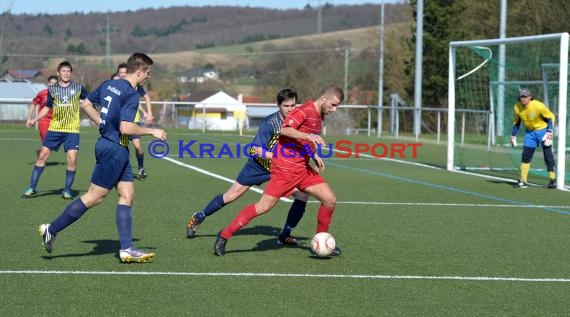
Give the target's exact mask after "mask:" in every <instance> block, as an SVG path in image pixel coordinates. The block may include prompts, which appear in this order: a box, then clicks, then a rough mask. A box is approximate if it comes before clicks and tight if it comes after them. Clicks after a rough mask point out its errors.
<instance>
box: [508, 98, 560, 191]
mask: <svg viewBox="0 0 570 317" xmlns="http://www.w3.org/2000/svg"><path fill="white" fill-rule="evenodd" d="M514 108H515V109H514V110H515V111H514V112H515V115H514V120H513V133H512V134H511V145H513V146H516V144H517V133H518V132H519V128H520V125H521V122H522V123H523V124H524V126H525V129H526V131H525V134H524V143H523V152H522V159H521V176H520V179H519V181H518V182H517V183H516V184H515V187H516V188H527V187H528V171H529V170H530V161H531V160H532V156H533V154H534V151H535V150H536V147H537V146H538V144H542V151H543V153H544V163H545V164H546V168H547V170H548V176H549V178H550V181H549V182H548V188H556V173H555V172H554V165H555V164H554V155H553V154H552V139H553V137H552V127H553V124H554V114H553V113H552V111H550V110H549V109H548V107H547V106H546V105H545V104H544V103H542V102H540V101H538V100H534V99H533V98H532V94H531V92H530V90H529V89H527V88H524V89H522V90H521V91H520V96H519V101H518V102H517V103H516V104H515V107H514Z"/></svg>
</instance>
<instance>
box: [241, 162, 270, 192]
mask: <svg viewBox="0 0 570 317" xmlns="http://www.w3.org/2000/svg"><path fill="white" fill-rule="evenodd" d="M269 175H270V174H269V171H268V170H266V169H265V168H263V167H262V166H261V165H259V164H257V163H255V162H253V161H252V160H247V163H245V165H244V166H243V168H242V169H241V172H239V175H238V177H237V178H236V181H237V182H238V183H240V184H242V185H244V186H253V185H257V186H259V185H261V184H263V183H265V182H267V181H268V180H269Z"/></svg>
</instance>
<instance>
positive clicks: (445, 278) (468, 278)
mask: <svg viewBox="0 0 570 317" xmlns="http://www.w3.org/2000/svg"><path fill="white" fill-rule="evenodd" d="M0 274H5V275H9V274H13V275H17V274H23V275H37V274H46V275H127V276H129V275H133V276H141V275H146V276H204V277H209V276H229V277H244V276H245V277H284V278H329V279H380V280H443V281H492V282H527V283H544V282H547V283H550V282H555V283H570V278H527V277H502V276H496V277H494V276H429V275H368V274H310V273H248V272H117V271H42V270H20V271H18V270H0Z"/></svg>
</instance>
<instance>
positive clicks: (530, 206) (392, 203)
mask: <svg viewBox="0 0 570 317" xmlns="http://www.w3.org/2000/svg"><path fill="white" fill-rule="evenodd" d="M309 203H318V201H309ZM336 203H337V204H346V205H385V206H398V205H407V206H437V207H485V208H488V207H492V208H560V209H570V205H568V206H551V205H507V204H460V203H427V202H415V203H414V202H389V201H337V202H336Z"/></svg>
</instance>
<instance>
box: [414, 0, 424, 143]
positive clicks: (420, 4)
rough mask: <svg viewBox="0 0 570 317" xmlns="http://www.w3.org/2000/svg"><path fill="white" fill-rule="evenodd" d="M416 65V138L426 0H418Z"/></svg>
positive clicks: (419, 117)
mask: <svg viewBox="0 0 570 317" xmlns="http://www.w3.org/2000/svg"><path fill="white" fill-rule="evenodd" d="M416 12H417V16H416V65H415V72H416V75H415V81H414V134H415V135H416V140H417V139H418V138H419V136H420V133H421V120H422V113H421V106H422V63H423V58H422V55H423V32H424V0H418V6H417V8H416Z"/></svg>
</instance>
